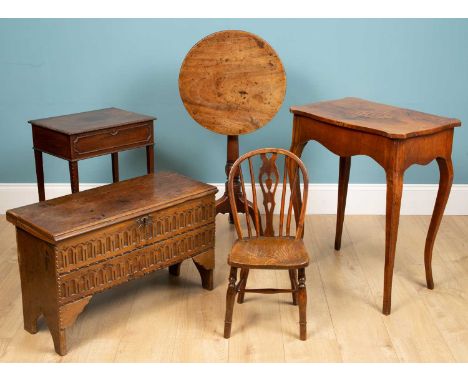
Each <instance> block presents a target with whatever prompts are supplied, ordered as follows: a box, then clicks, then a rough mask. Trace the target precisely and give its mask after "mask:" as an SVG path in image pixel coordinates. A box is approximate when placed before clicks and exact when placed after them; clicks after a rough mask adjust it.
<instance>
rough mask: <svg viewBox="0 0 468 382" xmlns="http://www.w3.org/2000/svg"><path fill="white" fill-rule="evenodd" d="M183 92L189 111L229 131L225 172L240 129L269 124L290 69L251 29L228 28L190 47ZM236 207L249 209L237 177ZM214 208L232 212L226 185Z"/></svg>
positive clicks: (233, 155)
mask: <svg viewBox="0 0 468 382" xmlns="http://www.w3.org/2000/svg"><path fill="white" fill-rule="evenodd" d="M179 92H180V97H181V98H182V101H183V103H184V106H185V108H186V109H187V111H188V113H189V114H190V115H191V117H192V118H193V119H194V120H195V121H197V122H198V123H199V124H200V125H202V126H203V127H206V128H207V129H209V130H211V131H214V132H215V133H218V134H225V135H227V161H226V167H225V171H226V176H229V172H230V170H231V167H232V164H233V163H234V161H235V160H236V159H237V158H238V157H239V135H241V134H247V133H251V132H253V131H255V130H257V129H259V128H261V127H262V126H264V125H265V124H267V123H268V122H269V121H270V120H271V119H272V118H273V117H274V116H275V114H276V113H277V112H278V110H279V108H280V107H281V104H282V103H283V99H284V96H285V93H286V74H285V72H284V68H283V64H282V63H281V60H280V59H279V57H278V55H277V54H276V52H275V51H274V50H273V48H272V47H271V46H270V45H269V44H268V43H267V42H266V41H265V40H263V39H262V38H260V37H258V36H256V35H254V34H252V33H248V32H243V31H236V30H227V31H221V32H217V33H213V34H211V35H209V36H207V37H205V38H204V39H202V40H200V41H199V42H198V43H196V44H195V46H193V47H192V49H191V50H190V51H189V52H188V54H187V56H186V57H185V59H184V62H183V63H182V67H181V69H180V74H179ZM234 191H235V200H236V203H237V210H238V211H240V212H245V211H244V209H245V207H244V206H247V208H252V206H251V205H250V204H249V203H247V204H245V203H244V195H243V194H242V192H241V189H240V183H239V179H238V178H236V179H235V180H234ZM216 213H223V214H225V213H229V216H230V221H231V222H232V213H231V207H230V203H229V198H228V193H227V182H226V190H225V192H224V195H223V196H222V197H221V198H220V199H218V200H217V201H216Z"/></svg>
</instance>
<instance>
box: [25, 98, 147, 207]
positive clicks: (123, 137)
mask: <svg viewBox="0 0 468 382" xmlns="http://www.w3.org/2000/svg"><path fill="white" fill-rule="evenodd" d="M155 119H156V118H154V117H150V116H148V115H143V114H136V113H132V112H130V111H126V110H121V109H117V108H114V107H111V108H108V109H102V110H95V111H88V112H84V113H77V114H70V115H62V116H59V117H52V118H45V119H36V120H34V121H29V123H30V124H31V125H32V134H33V145H34V157H35V160H36V176H37V189H38V192H39V201H43V200H45V191H44V169H43V164H42V153H43V152H44V153H47V154H51V155H54V156H56V157H59V158H62V159H66V160H67V161H68V165H69V169H70V182H71V191H72V193H75V192H78V191H79V180H78V179H79V178H78V160H81V159H87V158H92V157H96V156H99V155H105V154H111V156H112V179H113V181H114V183H115V182H118V181H119V157H118V155H119V154H118V152H119V151H124V150H129V149H133V148H137V147H146V167H147V171H148V174H149V173H152V172H154V148H153V145H154V136H153V121H154V120H155Z"/></svg>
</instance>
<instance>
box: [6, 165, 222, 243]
mask: <svg viewBox="0 0 468 382" xmlns="http://www.w3.org/2000/svg"><path fill="white" fill-rule="evenodd" d="M216 192H217V188H216V187H214V186H211V185H209V184H206V183H202V182H198V181H196V180H193V179H190V178H188V177H186V176H183V175H180V174H176V173H172V172H158V173H156V174H148V175H144V176H140V177H137V178H132V179H129V180H125V181H122V182H117V183H113V184H109V185H106V186H102V187H96V188H93V189H90V190H87V191H82V192H78V193H76V194H71V195H66V196H62V197H60V198H55V199H50V200H46V201H43V202H39V203H35V204H30V205H28V206H24V207H19V208H15V209H12V210H9V211H7V214H6V217H7V220H8V221H9V222H11V223H13V224H14V225H15V226H17V227H18V228H21V229H23V230H25V231H27V232H29V233H31V234H32V235H34V236H36V237H39V238H41V239H43V240H46V241H48V242H50V243H55V242H57V241H60V240H63V239H67V238H70V237H73V236H77V235H80V234H83V233H86V232H89V231H93V230H95V229H98V228H102V227H106V226H109V225H111V224H115V223H119V222H122V221H125V220H128V219H132V218H136V217H138V216H141V215H145V214H147V213H151V212H155V211H158V210H162V209H165V208H167V207H171V206H174V205H177V204H180V203H183V202H185V201H188V200H192V199H196V198H200V197H203V196H206V195H209V194H215V193H216Z"/></svg>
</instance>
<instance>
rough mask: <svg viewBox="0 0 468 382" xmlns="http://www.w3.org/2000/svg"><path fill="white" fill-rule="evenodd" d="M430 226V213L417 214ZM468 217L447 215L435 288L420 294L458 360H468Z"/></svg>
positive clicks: (439, 242) (419, 220) (435, 258)
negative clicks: (467, 306) (467, 238)
mask: <svg viewBox="0 0 468 382" xmlns="http://www.w3.org/2000/svg"><path fill="white" fill-rule="evenodd" d="M414 220H415V223H416V224H418V225H420V226H422V227H427V226H428V224H429V219H428V218H427V217H418V218H415V219H414ZM466 220H468V219H466V217H463V218H462V217H460V216H456V217H451V218H450V219H447V218H444V219H443V224H442V225H441V228H440V238H438V239H437V240H436V243H435V246H434V254H433V274H434V280H435V287H434V290H432V291H430V290H428V289H425V288H424V289H423V290H422V291H421V292H420V294H421V297H422V299H423V301H424V303H425V304H426V305H427V307H428V309H429V311H430V313H431V315H432V318H433V321H434V323H435V325H436V326H437V327H438V329H439V331H440V333H441V334H442V336H443V337H444V339H445V341H446V343H447V345H448V347H449V348H450V350H451V353H452V355H453V356H454V358H455V360H456V361H457V362H468V325H467V322H468V309H467V308H466V305H467V301H468V292H467V291H468V277H467V274H468V273H467V271H468V246H467V244H466V239H465V237H466V236H465V235H466V232H468V230H467V229H468V225H465V224H466Z"/></svg>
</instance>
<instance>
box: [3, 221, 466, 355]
mask: <svg viewBox="0 0 468 382" xmlns="http://www.w3.org/2000/svg"><path fill="white" fill-rule="evenodd" d="M428 224H429V217H426V216H424V217H419V216H402V217H401V222H400V231H399V240H398V245H397V258H396V264H395V275H394V283H393V305H392V308H393V311H392V314H391V315H390V316H388V317H385V316H383V315H382V314H381V312H380V310H381V301H382V285H383V263H384V225H385V220H384V217H383V216H347V217H346V220H345V228H344V233H343V244H342V250H341V251H340V252H335V251H334V250H333V242H334V226H335V217H334V216H309V217H307V224H306V232H305V238H304V240H305V243H306V245H307V248H308V249H309V252H310V255H311V264H310V266H309V268H308V269H307V286H308V310H307V314H308V335H309V339H308V340H307V341H305V342H303V341H299V339H298V334H299V328H298V311H297V307H294V306H293V305H291V302H290V296H289V295H247V296H246V299H245V303H244V304H243V305H237V304H236V306H235V308H234V320H233V329H232V337H231V339H230V340H225V339H224V338H223V337H222V333H223V319H224V308H225V306H224V304H225V302H224V298H225V292H226V287H227V275H228V267H227V265H226V256H227V253H228V251H229V248H230V246H231V243H232V241H233V240H234V238H235V232H234V229H233V227H232V226H230V225H229V224H228V223H227V217H226V216H219V217H218V218H217V234H216V256H217V259H216V260H217V265H216V266H217V268H216V271H215V289H214V290H213V291H212V292H208V291H205V290H203V289H202V288H201V286H200V280H199V276H198V273H197V271H196V269H195V267H194V265H193V264H192V262H191V261H186V262H185V263H184V264H183V265H182V271H181V275H180V277H179V278H176V277H172V276H169V274H168V272H167V270H161V271H158V272H156V273H154V274H152V275H149V276H147V277H146V278H143V279H141V280H134V281H132V282H130V283H127V284H125V285H122V286H120V287H117V288H115V289H113V290H110V291H107V292H105V293H101V294H99V295H97V296H95V297H94V298H93V299H92V301H91V303H90V304H89V305H88V306H87V308H86V309H85V311H84V312H83V314H81V315H80V316H79V318H78V320H77V322H76V324H75V325H74V326H73V327H72V328H71V329H70V330H69V331H68V342H69V348H70V351H69V353H68V355H67V356H65V357H60V356H58V355H57V354H55V353H54V351H53V344H52V338H51V336H50V334H49V332H48V330H47V328H46V327H45V324H44V322H43V321H41V323H40V331H39V333H37V334H36V335H31V334H29V333H27V332H25V331H24V330H23V327H22V326H23V322H22V308H21V292H20V283H19V273H18V265H17V260H16V243H15V234H14V229H13V226H11V225H10V224H8V223H7V222H6V221H5V218H4V216H1V217H0V274H1V275H2V277H1V279H0V291H1V292H0V361H2V362H35V361H36V362H37V361H39V362H93V361H94V362H96V361H100V362H113V361H115V362H125V361H129V362H138V361H151V362H171V361H181V362H189V361H192V362H227V361H231V362H267V361H270V362H295V361H296V362H341V361H344V362H353V361H355V362H360V361H369V362H374V361H376V362H377V361H380V362H434V361H438V362H468V244H467V240H466V237H467V236H468V217H462V216H459V217H458V216H450V217H445V218H444V220H443V222H442V225H441V229H440V232H439V237H438V239H437V241H436V245H435V248H434V261H433V270H434V278H435V283H436V287H435V289H434V290H433V291H430V290H428V289H426V287H425V281H424V280H425V278H424V266H423V249H424V239H425V235H426V231H427V227H428ZM249 286H251V287H262V286H263V287H268V286H270V287H288V286H289V279H288V275H287V272H279V271H252V272H251V277H250V278H249Z"/></svg>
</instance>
